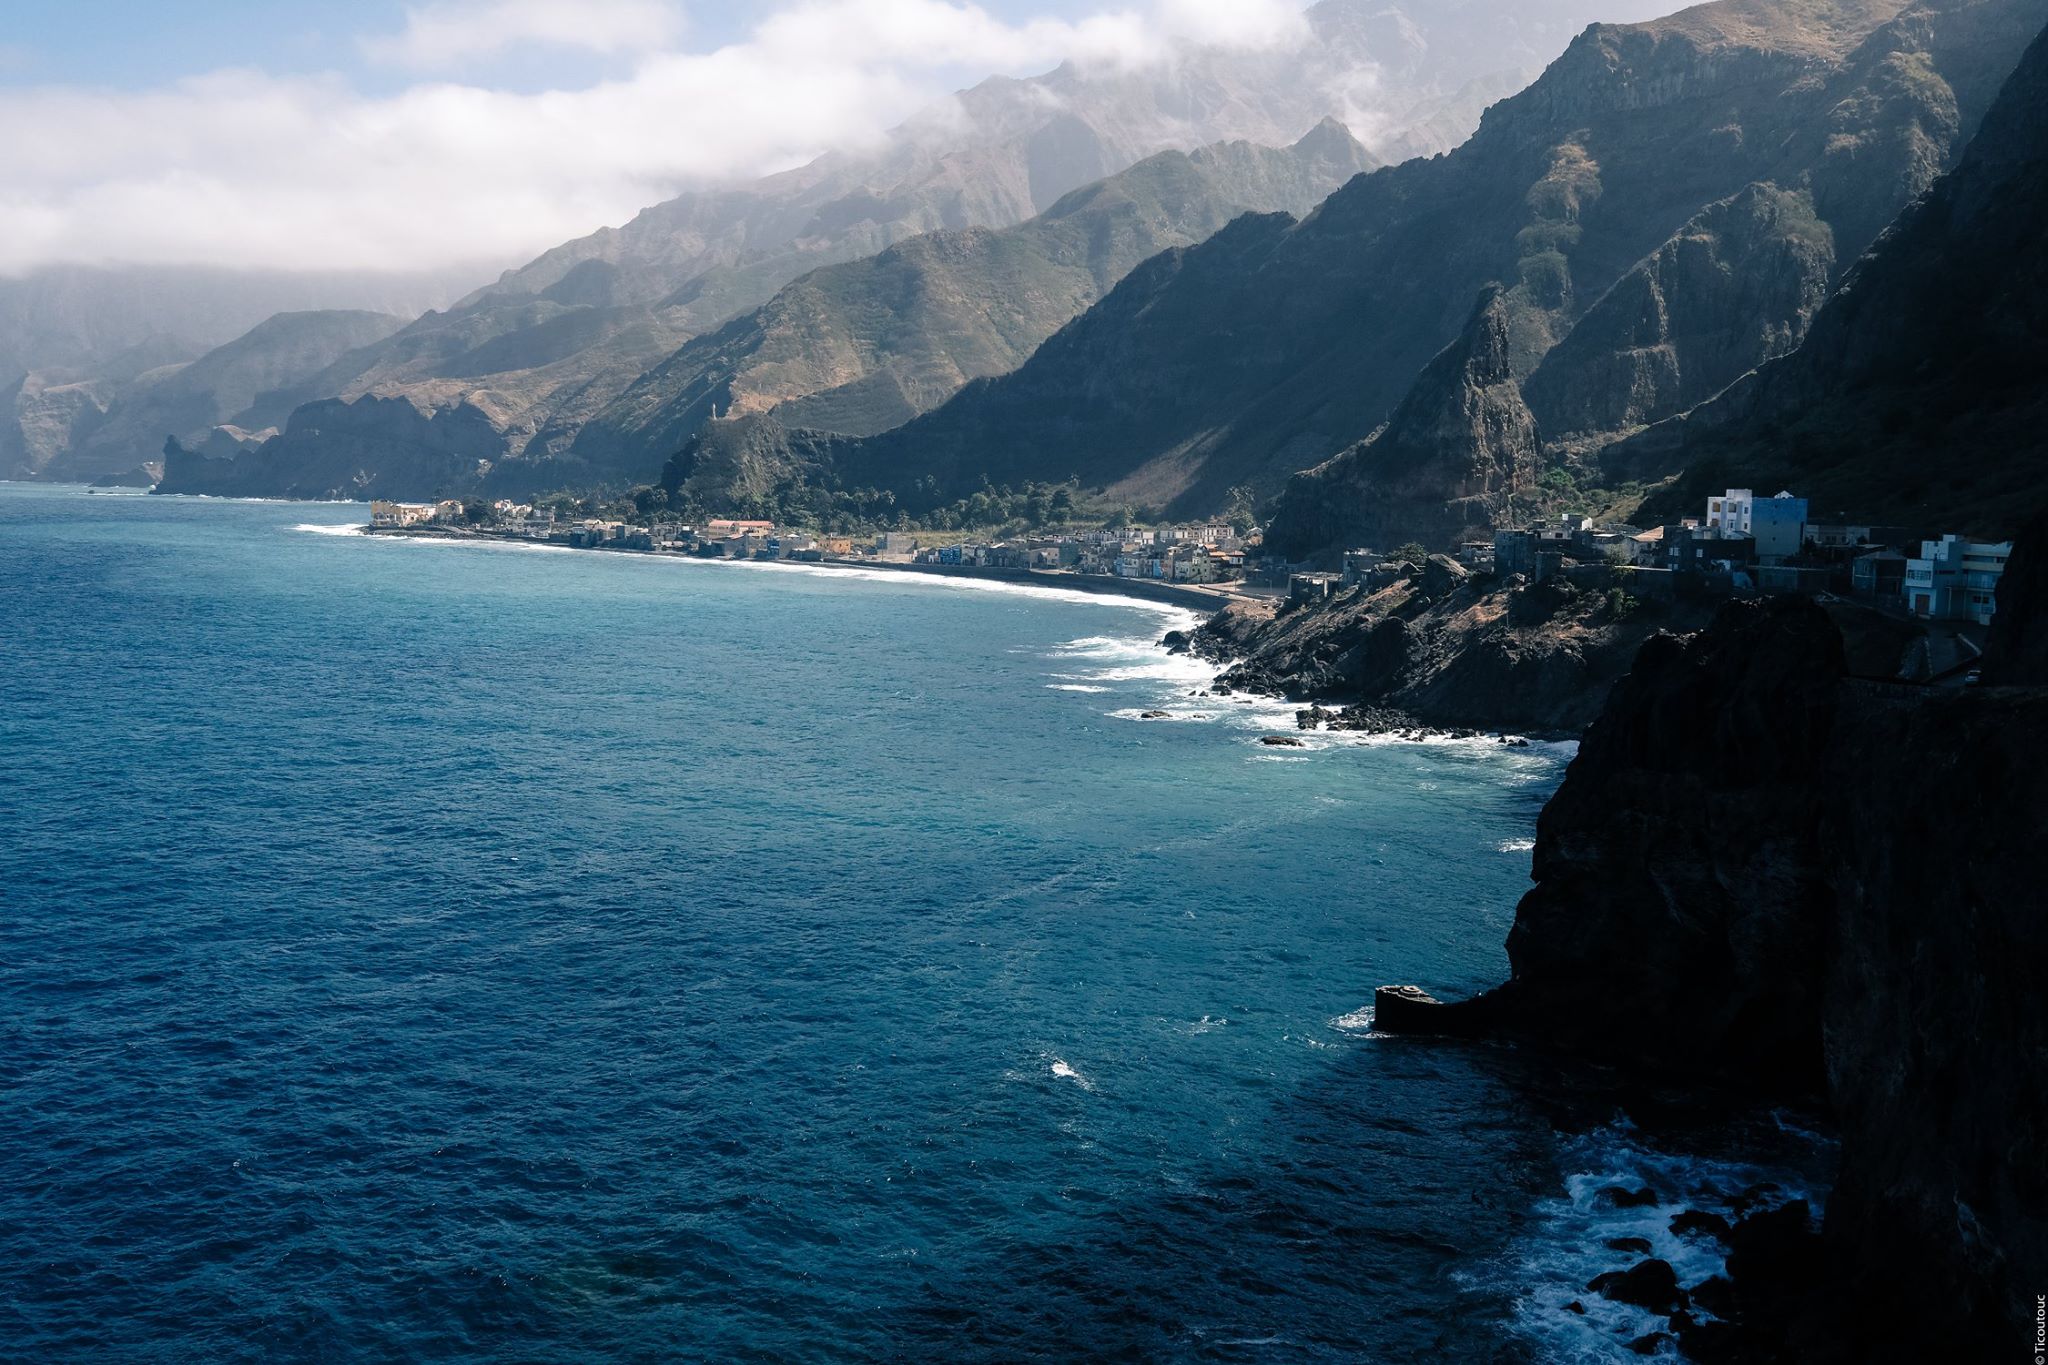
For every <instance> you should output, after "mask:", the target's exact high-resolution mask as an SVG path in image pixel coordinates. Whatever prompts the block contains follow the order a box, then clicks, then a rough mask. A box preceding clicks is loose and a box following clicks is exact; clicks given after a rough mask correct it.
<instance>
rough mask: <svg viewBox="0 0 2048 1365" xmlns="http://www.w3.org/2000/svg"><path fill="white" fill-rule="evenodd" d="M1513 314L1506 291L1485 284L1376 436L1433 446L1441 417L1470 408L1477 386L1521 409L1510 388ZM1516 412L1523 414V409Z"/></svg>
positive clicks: (1525, 414)
mask: <svg viewBox="0 0 2048 1365" xmlns="http://www.w3.org/2000/svg"><path fill="white" fill-rule="evenodd" d="M1512 330H1513V319H1512V318H1511V317H1510V315H1509V310H1508V295H1507V290H1506V289H1504V288H1503V287H1502V286H1500V285H1498V284H1493V285H1488V286H1487V287H1486V288H1485V289H1484V290H1482V291H1481V293H1480V295H1479V300H1478V302H1477V303H1475V304H1474V305H1473V308H1472V313H1471V315H1470V316H1469V317H1468V318H1467V319H1466V320H1465V326H1464V328H1463V329H1462V330H1461V331H1460V332H1459V333H1458V339H1457V340H1456V341H1453V342H1452V343H1451V344H1450V345H1448V346H1446V347H1444V348H1443V350H1441V351H1438V352H1437V353H1436V356H1435V358H1433V359H1432V360H1431V361H1430V362H1429V363H1428V364H1427V365H1425V366H1423V367H1422V373H1421V374H1419V375H1417V376H1416V378H1415V383H1414V385H1413V386H1412V387H1411V388H1410V389H1409V390H1408V396H1407V397H1406V398H1403V399H1402V400H1401V404H1400V406H1399V407H1397V408H1395V409H1394V415H1393V416H1392V417H1390V418H1388V419H1387V426H1386V430H1385V432H1384V433H1383V434H1382V435H1381V436H1380V438H1379V440H1380V442H1381V443H1382V444H1387V445H1433V444H1436V443H1438V441H1439V440H1440V439H1441V431H1442V428H1443V426H1444V423H1445V420H1446V419H1447V418H1449V417H1452V416H1454V415H1456V416H1460V417H1462V416H1463V415H1465V414H1466V413H1467V412H1468V411H1469V408H1470V403H1471V395H1472V394H1473V393H1475V392H1476V391H1479V390H1486V389H1499V388H1504V389H1505V390H1506V392H1504V393H1503V394H1502V395H1501V398H1502V401H1503V402H1507V403H1508V404H1509V405H1510V406H1511V407H1515V408H1521V407H1522V405H1521V397H1520V394H1519V393H1518V392H1515V391H1514V379H1515V376H1514V368H1513V365H1512V363H1511V359H1510V351H1511V335H1512ZM1521 417H1522V418H1524V419H1528V420H1529V422H1530V425H1531V426H1532V428H1533V425H1534V421H1533V419H1529V418H1528V412H1527V409H1526V408H1523V409H1522V411H1521Z"/></svg>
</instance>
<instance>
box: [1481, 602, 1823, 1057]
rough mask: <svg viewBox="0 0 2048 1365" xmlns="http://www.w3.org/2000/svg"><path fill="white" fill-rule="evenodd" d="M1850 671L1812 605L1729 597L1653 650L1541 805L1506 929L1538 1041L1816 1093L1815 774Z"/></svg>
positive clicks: (1519, 994) (1518, 991) (1818, 894)
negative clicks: (1531, 857) (1527, 886)
mask: <svg viewBox="0 0 2048 1365" xmlns="http://www.w3.org/2000/svg"><path fill="white" fill-rule="evenodd" d="M1842 677H1843V656H1842V645H1841V639H1840V636H1839V635H1838V634H1837V633H1836V631H1835V629H1834V627H1833V626H1832V625H1831V624H1830V623H1829V621H1828V619H1827V616H1826V614H1825V613H1824V612H1822V611H1821V610H1820V608H1818V607H1815V606H1813V605H1811V604H1809V603H1805V602H1789V601H1788V602H1774V603H1771V604H1768V605H1754V604H1750V603H1734V604H1731V605H1730V606H1728V607H1727V608H1725V609H1724V610H1723V611H1722V613H1721V614H1720V615H1719V616H1718V617H1717V618H1716V619H1715V621H1714V623H1713V625H1712V626H1711V627H1710V628H1709V629H1707V630H1705V631H1703V632H1701V633H1699V634H1697V635H1695V636H1693V637H1691V638H1690V639H1687V640H1680V639H1678V638H1677V637H1674V636H1669V635H1662V636H1658V637H1655V638H1653V639H1652V640H1650V642H1649V643H1648V644H1646V645H1645V646H1644V647H1643V650H1642V652H1641V653H1640V654H1639V655H1637V657H1636V661H1635V667H1634V668H1633V669H1632V670H1631V671H1630V672H1629V674H1628V676H1627V677H1626V678H1624V679H1622V681H1621V682H1620V683H1619V684H1617V685H1616V687H1615V690H1614V692H1613V693H1612V695H1611V696H1610V698H1609V700H1608V704H1607V707H1606V709H1605V710H1604V711H1603V712H1602V713H1601V715H1600V718H1599V719H1598V720H1597V721H1595V722H1594V724H1593V727H1592V728H1591V729H1590V730H1588V731H1587V732H1586V737H1585V739H1584V741H1583V742H1582V743H1581V745H1580V748H1579V755H1578V757H1577V758H1576V759H1575V760H1574V762H1573V767H1572V774H1571V776H1568V777H1567V780H1566V782H1565V784H1564V785H1563V786H1562V787H1561V788H1560V789H1559V790H1558V793H1557V796H1556V797H1555V798H1554V799H1553V800H1552V801H1551V802H1550V804H1549V805H1548V806H1546V807H1545V808H1544V811H1543V815H1542V818H1541V820H1540V822H1539V824H1538V827H1537V845H1536V858H1535V867H1534V872H1533V875H1534V877H1535V879H1536V889H1535V890H1533V891H1531V892H1529V894H1528V895H1526V896H1524V897H1523V898H1522V903H1521V905H1520V906H1519V907H1517V909H1516V911H1515V926H1514V930H1513V932H1512V933H1510V934H1509V936H1508V958H1509V961H1510V962H1511V963H1512V964H1513V968H1514V977H1513V984H1512V986H1511V987H1510V989H1511V990H1512V991H1513V992H1514V994H1515V998H1516V1003H1517V1006H1518V1008H1519V1009H1521V1010H1523V1011H1526V1012H1527V1013H1528V1014H1529V1015H1530V1016H1531V1017H1538V1018H1541V1019H1543V1020H1544V1021H1545V1025H1544V1027H1545V1029H1546V1036H1550V1037H1553V1038H1555V1039H1556V1040H1557V1041H1559V1042H1561V1043H1564V1044H1566V1045H1568V1046H1571V1047H1574V1048H1576V1049H1579V1050H1587V1051H1597V1052H1604V1053H1607V1054H1609V1055H1620V1056H1627V1055H1630V1054H1632V1053H1633V1054H1636V1055H1638V1056H1639V1057H1640V1058H1641V1059H1643V1060H1651V1061H1655V1062H1658V1063H1662V1064H1668V1065H1675V1066H1678V1067H1680V1068H1682V1069H1685V1070H1688V1071H1695V1072H1706V1073H1709V1074H1718V1075H1723V1076H1726V1077H1729V1078H1734V1079H1740V1080H1744V1081H1751V1082H1761V1083H1763V1084H1765V1085H1768V1086H1773V1087H1776V1088H1781V1089H1795V1090H1796V1089H1801V1088H1817V1087H1818V1084H1819V1081H1820V1075H1821V1057H1820V989H1819V982H1818V980H1817V978H1816V977H1815V976H1814V974H1813V971H1812V967H1813V964H1814V963H1816V962H1818V960H1819V956H1820V943H1821V935H1822V932H1823V923H1824V919H1825V910H1826V905H1827V896H1826V889H1825V887H1824V885H1823V883H1822V880H1821V877H1820V871H1819V866H1818V861H1817V859H1816V857H1815V849H1816V847H1817V842H1816V841H1817V839H1818V837H1819V827H1820V817H1821V801H1820V794H1819V792H1818V790H1817V789H1816V788H1815V786H1814V784H1813V781H1812V775H1813V773H1814V771H1815V769H1816V768H1817V767H1818V765H1819V763H1820V761H1821V758H1822V755H1823V753H1824V752H1825V750H1826V747H1827V743H1828V739H1829V735H1830V733H1831V730H1832V727H1833V724H1834V718H1835V712H1836V710H1837V709H1838V701H1837V693H1838V690H1839V684H1840V682H1841V679H1842ZM1595 775H1597V776H1595ZM1574 779H1576V780H1574ZM1620 963H1627V964H1629V966H1628V969H1627V970H1626V971H1616V970H1615V969H1616V966H1617V964H1620Z"/></svg>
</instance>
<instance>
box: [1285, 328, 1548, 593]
mask: <svg viewBox="0 0 2048 1365" xmlns="http://www.w3.org/2000/svg"><path fill="white" fill-rule="evenodd" d="M1513 345H1514V317H1513V314H1512V312H1511V310H1510V308H1509V304H1508V300H1507V295H1506V291H1504V290H1501V289H1490V290H1488V291H1486V293H1485V294H1483V295H1481V297H1480V300H1479V306H1478V307H1477V308H1475V309H1474V310H1473V312H1472V316H1471V318H1470V319H1469V320H1468V321H1467V322H1466V324H1465V329H1464V331H1463V332H1462V333H1460V334H1459V337H1458V339H1457V340H1456V341H1454V342H1452V343H1451V344H1450V345H1449V346H1448V347H1446V348H1445V349H1444V350H1443V351H1442V353H1440V354H1439V355H1438V356H1437V357H1436V358H1435V359H1434V360H1432V361H1430V362H1429V364H1428V365H1426V366H1424V367H1423V370H1422V374H1421V375H1420V376H1419V377H1418V378H1417V379H1416V381H1415V385H1414V387H1413V388H1411V389H1410V390H1409V391H1408V396H1407V397H1406V398H1404V399H1402V400H1401V405H1400V406H1399V407H1398V408H1396V409H1394V415H1393V416H1392V417H1391V418H1389V419H1388V421H1387V425H1386V426H1385V427H1383V428H1382V429H1381V430H1379V431H1378V432H1375V433H1374V434H1373V435H1372V436H1371V437H1369V438H1367V439H1366V440H1365V441H1363V442H1361V443H1359V444H1358V445H1356V446H1354V447H1352V448H1351V449H1349V450H1346V451H1344V452H1343V453H1342V454H1340V455H1338V456H1337V457H1336V458H1334V459H1332V460H1330V461H1328V462H1326V463H1324V464H1322V465H1318V466H1317V467H1316V468H1314V469H1311V470H1309V471H1307V472H1306V473H1303V474H1299V475H1296V476H1295V479H1294V481H1293V482H1292V483H1290V484H1289V486H1288V488H1287V492H1286V496H1285V499H1284V502H1283V508H1284V511H1283V514H1282V515H1281V516H1279V517H1276V518H1275V523H1276V524H1275V529H1274V531H1273V532H1271V533H1269V535H1268V538H1267V541H1268V544H1269V545H1271V546H1272V548H1274V549H1275V550H1278V551H1280V552H1282V553H1286V554H1299V553H1302V552H1304V551H1305V550H1308V549H1312V548H1314V547H1317V546H1321V545H1326V544H1330V543H1332V542H1334V541H1337V540H1339V539H1342V538H1344V537H1347V536H1349V537H1352V538H1354V539H1356V540H1358V542H1359V543H1361V544H1366V545H1393V544H1399V543H1402V542H1403V541H1406V540H1410V539H1416V540H1422V541H1424V542H1426V543H1430V544H1444V543H1448V542H1451V541H1455V540H1456V539H1458V538H1459V537H1460V536H1461V535H1463V534H1464V533H1465V532H1466V531H1467V530H1468V529H1471V530H1473V531H1474V532H1475V533H1476V532H1477V531H1478V530H1479V529H1482V528H1486V527H1490V526H1491V525H1492V524H1493V520H1494V518H1495V517H1496V516H1498V515H1499V514H1500V513H1502V512H1503V511H1504V510H1505V509H1506V508H1507V506H1508V504H1509V501H1510V500H1511V499H1512V498H1513V497H1514V496H1515V495H1516V494H1517V493H1521V492H1525V491H1527V490H1528V489H1529V488H1531V487H1532V486H1533V485H1534V484H1535V482H1536V478H1537V476H1538V473H1539V472H1540V471H1539V467H1538V466H1539V451H1538V448H1537V440H1536V421H1535V418H1533V417H1532V416H1531V415H1530V413H1529V409H1528V407H1527V405H1525V404H1524V403H1523V401H1522V393H1521V389H1520V387H1519V386H1518V385H1517V384H1516V382H1515V373H1514V368H1513V364H1512V352H1513Z"/></svg>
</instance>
